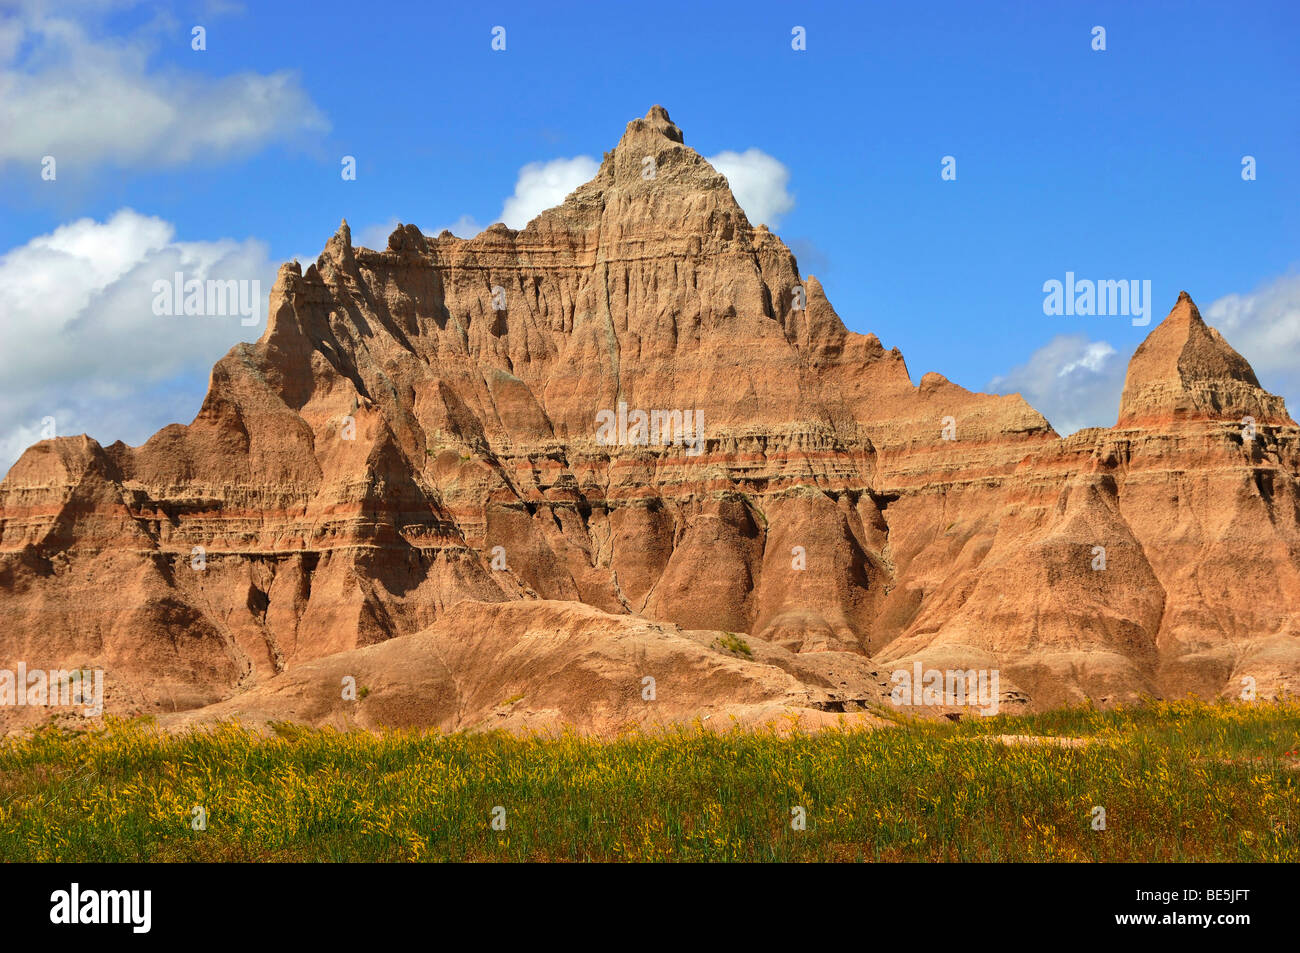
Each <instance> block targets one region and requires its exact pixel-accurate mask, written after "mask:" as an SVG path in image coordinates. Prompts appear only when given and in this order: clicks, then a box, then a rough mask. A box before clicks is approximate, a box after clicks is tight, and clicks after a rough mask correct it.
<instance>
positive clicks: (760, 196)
mask: <svg viewBox="0 0 1300 953" xmlns="http://www.w3.org/2000/svg"><path fill="white" fill-rule="evenodd" d="M708 162H709V163H710V164H711V165H712V166H713V167H714V168H715V169H717V170H718V171H719V172H721V173H722V174H723V175H724V176H726V178H727V183H728V184H729V185H730V186H731V193H732V195H734V196H735V198H736V202H737V203H738V204H739V205H740V207H741V208H742V209H744V210H745V215H746V216H747V217H748V218H749V220H750V221H751V222H752V223H753V224H755V225H758V224H766V225H768V226H770V227H772V228H775V227H776V226H777V225H778V224H779V223H780V221H781V217H782V216H783V215H785V214H786V213H787V212H789V211H790V210H791V209H793V208H794V196H793V195H791V194H790V192H789V189H788V186H789V183H790V170H789V169H787V168H786V167H785V165H784V164H782V163H781V162H780V161H779V160H777V159H775V158H773V157H772V156H770V155H768V154H767V153H765V152H763V151H762V150H760V149H746V150H745V151H744V152H731V151H726V152H719V153H718V154H717V155H715V156H711V157H710V158H709V159H708ZM599 169H600V162H599V161H598V160H596V159H594V158H592V157H591V156H574V157H573V158H571V159H551V160H549V161H543V162H530V163H528V165H526V166H524V167H523V168H522V169H520V170H519V175H518V177H517V178H516V179H515V190H514V194H513V195H511V196H510V197H509V198H507V199H506V200H505V202H504V203H503V205H502V207H501V214H500V215H499V216H498V217H497V218H496V219H495V221H498V222H504V223H505V224H506V225H508V226H510V227H511V228H523V227H524V226H526V225H527V224H528V223H529V222H530V221H532V220H533V219H534V218H536V217H537V216H538V215H540V214H541V213H542V212H544V211H546V210H547V209H548V208H554V207H555V206H556V205H560V204H561V203H562V202H563V201H564V200H565V198H566V197H567V196H568V195H569V193H570V192H572V191H573V190H574V189H576V188H577V187H578V186H580V185H582V184H584V183H585V182H588V181H590V180H591V179H592V178H593V177H594V176H595V175H596V172H597V171H599ZM398 221H399V220H398V219H397V218H391V219H389V220H388V221H386V222H381V223H377V224H374V225H368V226H365V227H363V228H360V229H358V230H357V232H356V236H357V241H358V242H359V243H360V244H361V245H364V246H365V247H367V248H386V247H387V245H388V236H389V235H390V234H392V231H393V229H394V228H396V227H397V223H398ZM486 227H487V226H486V225H483V224H482V223H480V222H479V221H478V220H477V219H476V218H474V217H473V216H471V215H462V216H461V217H460V218H459V219H457V220H456V221H455V222H452V223H451V224H450V225H439V226H436V227H434V228H432V229H428V228H425V229H423V231H424V233H425V234H426V235H437V234H438V233H439V232H441V231H442V230H443V229H444V228H446V229H448V230H449V231H450V232H451V233H452V234H453V235H456V236H457V237H459V238H473V237H474V236H475V235H477V234H479V233H480V232H481V231H483V229H484V228H486Z"/></svg>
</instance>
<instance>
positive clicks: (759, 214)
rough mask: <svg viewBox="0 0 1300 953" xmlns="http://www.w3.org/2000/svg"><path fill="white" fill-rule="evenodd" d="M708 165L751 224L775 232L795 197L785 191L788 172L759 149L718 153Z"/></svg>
mask: <svg viewBox="0 0 1300 953" xmlns="http://www.w3.org/2000/svg"><path fill="white" fill-rule="evenodd" d="M708 161H709V165H711V166H713V167H714V168H715V169H717V170H718V171H719V172H721V173H722V174H723V175H724V176H726V177H727V184H729V185H730V186H731V194H732V195H734V196H735V197H736V203H737V204H738V205H739V206H740V207H741V208H742V209H744V210H745V216H746V217H747V218H748V219H749V220H750V222H751V223H752V224H754V225H767V226H768V227H770V228H776V227H777V225H779V224H780V222H781V217H782V216H783V215H785V214H786V213H787V212H789V211H790V210H791V209H793V208H794V196H793V195H791V194H790V192H789V190H788V188H787V186H788V185H789V184H790V170H789V169H787V168H786V167H785V165H784V164H782V163H781V162H780V161H779V160H777V159H774V158H773V157H772V156H770V155H768V154H767V153H766V152H763V151H762V150H761V149H746V150H745V151H744V152H731V151H725V152H719V153H718V154H717V155H715V156H710V157H709V160H708Z"/></svg>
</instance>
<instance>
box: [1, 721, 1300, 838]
mask: <svg viewBox="0 0 1300 953" xmlns="http://www.w3.org/2000/svg"><path fill="white" fill-rule="evenodd" d="M999 734H1015V735H1039V736H1042V735H1058V736H1065V737H1075V738H1089V739H1092V742H1091V743H1089V744H1087V745H1083V746H1080V747H1072V748H1065V747H1057V746H1046V745H1035V746H1008V745H1003V744H999V743H996V742H994V741H991V740H989V738H987V737H983V736H988V735H999ZM1297 749H1300V704H1296V703H1287V704H1263V703H1260V704H1254V705H1228V704H1216V705H1209V704H1202V703H1191V702H1179V703H1172V704H1169V703H1161V704H1155V705H1152V706H1150V707H1145V708H1133V709H1124V710H1116V711H1106V712H1102V711H1095V710H1090V709H1073V710H1067V711H1060V712H1053V713H1050V714H1044V715H1035V716H1015V717H1013V716H997V717H995V718H989V719H978V718H976V719H964V720H963V721H961V722H959V723H951V722H946V721H944V722H939V723H935V722H925V723H921V722H904V723H902V724H899V725H897V726H895V727H891V728H887V729H882V730H878V731H829V732H822V733H819V734H802V733H798V732H796V733H794V734H791V735H788V736H783V735H781V734H778V733H776V732H745V731H727V732H706V731H703V730H700V729H682V730H680V731H675V732H666V733H657V734H632V733H629V734H625V735H623V736H620V737H618V738H615V739H612V740H603V741H602V740H595V739H584V738H579V737H576V736H571V735H566V736H562V737H558V738H549V739H548V738H542V737H534V738H516V737H513V736H509V735H505V734H499V733H498V734H478V735H465V734H457V735H440V734H438V733H436V732H391V733H384V734H380V735H372V734H368V733H363V732H356V733H339V732H333V731H316V730H311V729H305V728H302V727H298V726H293V725H287V724H283V723H280V724H277V725H275V726H273V731H271V732H270V733H262V734H256V733H252V732H249V731H246V730H243V729H239V728H236V727H234V726H233V725H224V726H221V727H218V728H216V729H214V730H211V731H208V732H205V733H192V734H185V735H168V734H165V733H163V732H161V731H159V730H157V729H156V728H155V727H153V726H152V725H151V724H150V723H148V722H144V721H136V722H113V723H110V724H109V725H108V726H107V727H106V728H104V729H102V730H96V731H93V732H86V733H82V734H75V733H72V732H68V731H65V730H60V729H44V730H41V731H39V732H35V733H33V734H31V735H28V736H25V737H15V738H10V739H7V740H5V741H4V742H3V743H0V858H3V859H4V860H10V861H27V860H35V861H50V860H87V861H103V860H107V861H123V860H618V859H634V860H708V861H723V860H740V861H768V860H789V861H795V860H867V861H871V860H905V861H912V860H991V861H998V860H1031V861H1048V860H1072V861H1146V860H1154V861H1179V860H1196V861H1205V860H1226V861H1288V862H1294V861H1296V860H1300V789H1298V786H1297V784H1298V782H1300V772H1298V771H1297V764H1298V763H1300V761H1298V756H1297ZM498 805H500V806H502V807H504V808H505V809H506V819H507V828H506V830H504V831H494V830H492V828H491V818H492V810H493V808H494V807H496V806H498ZM1097 805H1099V806H1102V807H1104V808H1105V809H1106V822H1107V824H1106V829H1105V830H1104V831H1102V830H1094V829H1093V827H1092V823H1091V821H1092V808H1093V807H1094V806H1097ZM195 806H202V807H203V808H204V809H205V810H206V811H207V818H208V826H207V829H206V830H205V831H195V830H192V829H191V827H190V821H191V817H192V809H193V808H194V807H195ZM795 806H801V807H803V808H804V809H805V810H806V812H807V829H806V830H803V831H796V830H792V829H791V827H790V818H791V813H790V812H791V808H792V807H795Z"/></svg>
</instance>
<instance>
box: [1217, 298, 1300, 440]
mask: <svg viewBox="0 0 1300 953" xmlns="http://www.w3.org/2000/svg"><path fill="white" fill-rule="evenodd" d="M1201 314H1202V316H1204V318H1205V320H1206V321H1207V322H1208V323H1209V324H1211V325H1213V326H1214V327H1216V328H1218V329H1219V333H1220V334H1222V335H1223V336H1224V337H1225V338H1226V339H1227V341H1228V343H1229V344H1231V345H1232V346H1233V347H1234V348H1236V350H1237V351H1238V352H1239V353H1240V354H1241V356H1242V357H1244V358H1245V359H1246V360H1248V361H1249V362H1250V365H1251V367H1253V368H1254V369H1255V373H1256V375H1258V377H1259V381H1260V383H1261V384H1262V385H1264V387H1265V388H1267V389H1268V390H1271V391H1273V392H1274V393H1276V394H1280V395H1282V396H1283V397H1285V398H1286V402H1287V409H1288V410H1290V411H1291V412H1292V413H1293V414H1294V413H1295V410H1296V406H1297V405H1296V402H1295V401H1294V400H1292V398H1295V397H1300V274H1292V275H1283V276H1282V277H1280V278H1274V279H1273V280H1272V281H1269V282H1267V283H1265V284H1263V285H1261V286H1260V287H1259V288H1257V289H1256V290H1255V291H1253V292H1251V293H1250V294H1244V295H1240V294H1230V295H1224V296H1223V297H1222V298H1219V299H1218V300H1217V301H1215V302H1213V303H1212V304H1211V305H1210V306H1209V307H1208V308H1205V309H1204V310H1202V312H1201Z"/></svg>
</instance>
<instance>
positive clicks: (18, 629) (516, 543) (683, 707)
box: [0, 106, 1300, 732]
mask: <svg viewBox="0 0 1300 953" xmlns="http://www.w3.org/2000/svg"><path fill="white" fill-rule="evenodd" d="M647 156H650V157H652V158H653V160H654V163H653V169H654V172H655V174H654V176H653V177H652V178H649V177H646V175H645V170H646V169H647V167H648V163H646V162H645V161H644V160H645V157H647ZM494 289H496V291H495V292H494ZM801 305H802V306H801ZM142 306H148V305H147V303H145V304H143V305H142ZM620 404H625V405H626V406H627V408H629V411H628V412H629V414H630V413H631V412H632V411H634V410H637V409H644V410H647V411H649V410H663V411H673V410H678V411H687V410H689V411H692V413H693V414H696V415H698V418H697V419H698V423H699V424H700V436H701V441H702V443H701V444H700V445H699V446H695V447H692V446H690V445H689V442H687V443H686V444H685V445H684V444H682V443H680V442H679V443H675V444H659V445H657V444H656V443H655V442H653V441H651V442H648V443H647V444H645V445H640V444H637V443H622V444H615V445H610V444H609V442H608V441H605V440H601V439H598V438H599V434H598V427H597V419H598V415H599V414H600V413H601V412H602V411H617V408H619V405H620ZM946 418H951V419H950V420H947V419H946ZM1244 418H1251V419H1252V421H1253V425H1252V424H1251V422H1249V421H1248V422H1245V423H1243V420H1244ZM945 428H947V429H946V433H945ZM945 436H949V437H953V436H955V439H945ZM1298 474H1300V430H1298V429H1297V426H1296V423H1295V422H1294V421H1293V420H1292V419H1291V417H1290V416H1288V414H1287V411H1286V409H1285V406H1284V404H1283V401H1282V400H1281V399H1280V398H1278V397H1275V396H1273V395H1272V394H1269V393H1267V392H1266V391H1264V390H1263V389H1261V388H1260V386H1259V382H1258V380H1257V379H1256V377H1255V374H1254V372H1253V371H1252V370H1251V368H1250V366H1249V364H1247V362H1246V361H1245V360H1244V359H1243V358H1242V357H1241V356H1240V355H1238V354H1237V353H1236V352H1235V351H1234V350H1233V349H1232V348H1231V347H1230V346H1229V345H1228V343H1227V342H1226V341H1225V340H1224V339H1223V338H1222V337H1221V336H1220V335H1219V333H1218V332H1217V331H1215V330H1214V329H1213V328H1211V327H1209V326H1207V325H1206V324H1205V322H1204V321H1203V320H1202V318H1201V315H1200V313H1199V312H1198V311H1197V308H1196V305H1195V304H1193V302H1192V300H1191V298H1190V297H1188V296H1187V295H1186V294H1182V295H1180V296H1179V298H1178V301H1177V302H1176V304H1174V307H1173V310H1172V311H1171V312H1170V314H1169V316H1168V317H1167V318H1165V320H1164V321H1163V322H1162V323H1160V324H1159V325H1158V326H1157V327H1155V328H1154V329H1153V330H1152V331H1151V333H1150V336H1149V337H1148V338H1147V340H1146V341H1145V343H1143V344H1142V346H1141V347H1140V348H1139V349H1138V351H1137V353H1136V354H1135V355H1134V357H1133V360H1132V362H1131V364H1130V366H1129V369H1128V377H1127V381H1126V384H1125V387H1124V393H1123V398H1122V401H1121V404H1120V407H1119V409H1118V419H1117V423H1116V425H1115V426H1114V427H1111V428H1109V429H1090V430H1085V431H1081V432H1079V433H1076V434H1074V435H1073V436H1070V437H1068V438H1064V439H1063V438H1061V437H1060V436H1059V435H1057V434H1056V433H1055V432H1054V431H1053V430H1052V428H1051V427H1050V426H1049V424H1048V423H1047V421H1046V420H1045V419H1044V418H1043V417H1042V416H1041V415H1040V414H1039V413H1038V412H1037V411H1035V410H1034V409H1033V408H1032V407H1030V406H1029V405H1028V404H1027V403H1026V402H1025V401H1024V400H1023V399H1021V398H1020V397H1019V396H1018V395H1014V396H995V395H989V394H976V393H971V392H969V391H967V390H964V389H963V388H961V387H959V386H957V385H955V384H953V383H951V382H949V381H948V380H946V379H945V378H943V377H942V376H940V375H938V374H933V373H931V374H926V375H925V376H924V377H922V378H921V380H920V383H919V385H914V384H913V383H912V381H911V379H910V377H909V374H908V371H907V368H906V366H905V365H904V362H903V357H902V355H901V354H900V353H899V352H898V350H897V349H893V350H886V349H885V348H884V347H883V346H882V345H881V343H880V341H879V340H878V339H877V338H876V337H875V336H874V335H865V336H864V335H861V334H855V333H851V332H849V331H848V330H846V329H845V326H844V324H843V322H842V321H841V320H840V318H839V316H838V315H837V314H836V313H835V310H834V309H833V308H832V307H831V304H830V302H829V301H828V300H827V299H826V297H825V295H824V294H823V291H822V288H821V286H820V285H819V283H818V282H817V280H816V278H814V277H812V276H808V277H806V278H804V277H801V276H800V274H799V271H798V267H797V264H796V262H795V258H794V256H793V255H792V254H791V253H790V251H789V249H788V248H787V247H786V246H785V245H784V244H783V243H782V242H781V240H780V239H779V238H777V237H776V236H775V235H773V234H772V233H771V232H770V231H769V230H768V229H767V228H766V227H764V226H762V225H759V226H757V227H755V226H753V225H751V224H750V222H749V221H748V220H747V219H746V216H745V214H744V212H742V211H741V209H740V207H739V206H738V205H737V204H736V201H735V199H734V198H733V197H732V194H731V191H730V189H729V187H728V185H727V182H726V180H725V179H724V178H723V177H722V176H721V175H719V174H718V173H717V172H716V171H715V170H714V169H713V168H712V167H711V166H710V165H709V164H708V163H707V162H706V161H705V160H704V159H703V158H701V157H700V156H699V155H698V154H697V153H695V152H694V151H693V150H691V149H690V148H688V147H687V146H686V145H685V144H684V141H683V137H682V133H681V131H680V130H679V129H678V128H677V127H676V126H675V125H674V124H673V123H672V122H671V120H670V119H669V117H668V114H667V112H666V111H665V110H664V109H662V108H660V107H658V106H656V107H654V108H653V109H651V110H650V112H649V113H648V114H647V115H646V116H645V118H643V119H636V120H634V121H633V122H631V123H629V124H628V126H627V131H626V132H625V134H624V135H623V137H622V139H621V140H620V141H619V143H618V146H617V148H615V149H614V151H613V152H610V153H607V154H606V155H605V157H604V161H603V163H602V164H601V166H600V170H599V172H598V173H597V175H596V177H595V178H594V179H592V180H591V181H590V182H588V183H587V184H585V185H583V186H581V187H580V188H578V189H577V190H576V191H575V192H573V193H572V194H571V195H569V196H568V198H567V199H566V200H565V201H564V203H563V204H562V205H560V206H559V207H557V208H553V209H550V210H549V211H546V212H544V213H542V214H541V215H539V216H538V217H537V218H535V219H534V220H533V221H531V222H529V223H528V226H527V227H526V228H524V229H523V230H522V231H514V230H512V229H509V228H506V227H505V226H504V225H499V224H498V225H494V226H492V227H491V228H489V229H488V230H487V231H485V232H483V233H482V234H481V235H479V236H478V237H476V238H474V239H471V240H463V239H460V238H456V237H454V236H452V235H451V234H450V233H449V232H443V233H442V234H441V235H439V236H437V237H436V238H435V237H429V236H426V235H424V234H422V233H421V232H420V231H419V230H418V229H417V228H416V227H414V226H412V225H403V226H400V227H399V228H397V230H396V231H394V232H393V234H392V235H391V236H390V237H389V239H388V247H387V248H386V249H382V250H379V251H375V250H370V249H366V248H360V247H355V246H354V245H353V243H352V240H351V236H350V233H349V230H348V228H347V225H346V223H345V224H344V225H343V226H342V227H341V228H340V229H339V231H338V233H337V234H335V235H334V236H333V237H332V238H330V239H329V241H328V242H327V243H326V245H325V249H324V251H323V252H322V254H321V255H320V257H319V259H318V260H317V261H316V262H315V263H314V264H311V265H309V266H308V267H307V269H306V271H303V270H302V269H301V267H300V266H299V265H298V264H297V263H292V264H286V265H284V266H283V267H281V269H280V272H279V277H278V279H277V281H276V283H275V287H274V289H273V290H272V292H271V295H270V303H269V311H268V320H267V326H266V329H265V332H264V333H263V335H262V337H261V339H260V340H259V341H258V342H257V343H255V344H239V345H237V346H235V347H234V348H232V349H231V351H230V352H229V353H228V354H227V355H226V356H225V357H224V358H222V359H221V361H219V362H218V363H217V365H216V366H215V367H214V368H213V370H212V376H211V383H210V385H209V388H208V393H207V397H206V399H205V400H204V402H203V406H202V409H201V410H200V411H199V413H198V416H197V417H196V418H195V419H194V421H193V422H192V423H191V424H189V425H188V426H182V425H180V424H175V425H172V426H169V427H166V428H164V429H163V430H161V431H159V432H158V433H157V434H155V435H154V436H153V437H152V438H150V439H149V441H148V442H147V443H145V444H144V445H143V446H140V447H128V446H126V445H124V444H122V443H121V442H118V443H114V444H112V445H110V446H101V445H100V444H99V443H97V442H95V441H94V440H92V439H90V438H89V437H86V436H77V437H61V438H58V439H54V440H46V441H42V442H41V443H38V444H36V445H34V446H33V447H31V448H30V449H29V450H27V451H26V453H25V454H24V455H23V456H22V458H21V459H20V460H19V461H18V462H17V463H16V464H15V465H14V466H13V468H12V469H11V470H10V472H9V474H8V476H7V477H6V478H5V480H4V482H3V484H0V593H2V594H3V605H4V625H3V628H2V629H0V668H7V669H11V670H12V669H14V668H15V666H16V664H17V663H18V662H19V661H22V662H25V663H26V665H27V667H28V669H29V670H31V669H35V668H47V669H48V668H61V667H68V668H70V667H73V666H78V667H93V668H101V669H103V671H104V672H105V680H106V685H107V689H106V696H105V710H106V712H107V713H108V714H117V715H130V714H136V713H153V714H157V715H159V716H160V718H161V719H162V720H163V722H164V723H171V724H189V723H193V722H201V721H206V720H210V719H214V718H231V717H233V718H239V719H243V720H245V721H247V722H250V723H259V724H260V723H264V722H265V721H266V720H267V719H290V720H297V721H300V722H305V723H312V724H331V725H339V726H346V725H356V726H361V727H376V726H381V725H394V726H397V725H437V726H440V727H443V728H446V729H478V728H494V727H504V728H509V729H526V728H534V727H536V728H552V727H555V726H557V725H561V724H563V725H572V726H575V727H576V728H577V729H578V730H581V731H590V732H607V731H611V730H615V729H617V728H619V727H621V726H624V725H627V724H646V725H648V724H656V723H670V722H675V721H689V720H693V719H695V718H697V717H698V718H700V719H704V720H705V721H706V722H708V721H709V720H710V719H717V720H715V721H712V722H711V723H712V724H729V723H731V719H732V717H734V718H736V719H738V720H739V721H740V722H741V723H743V724H752V723H759V722H769V721H772V720H774V719H780V718H782V717H783V716H784V715H787V714H798V715H800V716H801V719H802V721H803V723H804V724H811V725H817V724H824V723H827V722H831V721H836V720H838V719H839V718H841V717H842V715H841V713H848V714H847V715H845V716H843V717H847V718H849V719H850V720H856V721H859V722H866V723H871V722H874V721H875V720H877V716H876V715H875V714H873V712H876V711H879V709H880V707H882V706H883V707H885V708H889V707H891V703H890V691H891V689H892V687H893V682H892V681H891V673H893V672H895V671H896V670H900V669H906V670H912V669H913V666H914V664H915V663H917V662H920V663H921V665H922V667H923V669H925V670H930V669H939V670H950V669H951V670H956V669H961V670H970V669H974V670H981V671H993V670H996V671H997V672H998V675H999V680H998V694H999V698H998V701H999V704H1000V705H1001V706H1002V708H1003V710H1009V711H1015V710H1025V709H1026V708H1028V709H1035V710H1037V709H1044V708H1050V707H1055V706H1061V705H1066V704H1073V703H1082V702H1084V701H1086V700H1092V701H1093V702H1095V703H1097V704H1099V705H1112V704H1117V703H1122V702H1136V701H1140V700H1141V699H1143V698H1158V697H1162V698H1172V697H1180V696H1184V695H1187V694H1195V695H1198V696H1202V697H1207V698H1212V697H1231V698H1236V697H1238V696H1239V695H1240V694H1241V692H1242V689H1243V684H1244V683H1243V679H1246V678H1248V677H1249V678H1253V679H1254V680H1255V682H1254V684H1255V685H1256V686H1257V693H1258V697H1260V698H1270V697H1274V696H1277V695H1279V694H1282V693H1285V692H1292V691H1294V690H1295V689H1296V688H1297V682H1298V681H1300V529H1298V528H1297V516H1298V513H1300V509H1298V505H1297V476H1298ZM1097 547H1102V548H1103V549H1104V568H1098V567H1099V559H1098V556H1099V554H1100V553H1101V550H1098V549H1097ZM801 566H802V568H800V567H801ZM349 676H350V677H351V678H354V679H355V680H356V685H357V688H358V692H357V694H358V697H357V698H356V699H355V700H350V699H345V698H344V697H343V695H344V692H343V691H342V689H341V686H342V684H343V682H344V679H345V677H349ZM647 679H653V680H654V681H653V683H650V682H648V681H647ZM651 684H653V692H651V691H650V690H649V689H650V686H651ZM651 695H653V697H652V698H651V697H649V696H651ZM48 712H49V710H47V709H32V708H16V707H7V708H3V709H0V719H5V721H3V722H0V726H4V727H13V726H16V725H19V724H24V723H29V722H30V720H31V719H34V718H36V717H38V716H41V717H43V716H46V715H48ZM25 720H26V721H25Z"/></svg>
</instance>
